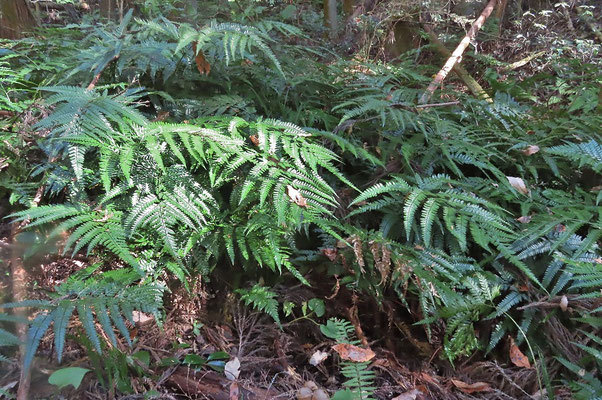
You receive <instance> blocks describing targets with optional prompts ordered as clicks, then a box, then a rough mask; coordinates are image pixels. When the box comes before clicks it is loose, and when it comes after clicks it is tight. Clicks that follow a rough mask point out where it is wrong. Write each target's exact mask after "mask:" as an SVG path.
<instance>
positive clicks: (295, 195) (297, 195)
mask: <svg viewBox="0 0 602 400" xmlns="http://www.w3.org/2000/svg"><path fill="white" fill-rule="evenodd" d="M286 194H287V195H288V197H290V198H291V200H292V201H294V202H295V204H296V205H298V206H299V207H307V200H305V197H303V196H302V195H301V192H300V191H298V190H297V189H295V188H294V187H292V186H291V185H286Z"/></svg>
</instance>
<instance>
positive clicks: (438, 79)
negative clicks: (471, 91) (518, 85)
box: [420, 0, 497, 104]
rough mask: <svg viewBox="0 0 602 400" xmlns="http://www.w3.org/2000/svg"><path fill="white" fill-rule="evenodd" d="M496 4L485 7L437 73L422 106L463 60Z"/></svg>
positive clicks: (493, 0) (426, 92) (493, 1)
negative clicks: (467, 49) (464, 54)
mask: <svg viewBox="0 0 602 400" xmlns="http://www.w3.org/2000/svg"><path fill="white" fill-rule="evenodd" d="M496 2H497V0H489V2H488V3H487V5H486V6H485V9H484V10H483V12H482V13H481V15H479V18H477V20H476V21H475V22H474V23H473V24H472V26H471V27H470V29H469V30H468V33H467V34H466V36H464V39H462V41H461V42H460V44H459V45H458V47H456V50H454V52H453V53H452V55H451V57H450V58H449V59H448V60H447V62H446V63H445V65H444V66H443V68H441V70H440V71H439V73H437V75H436V76H435V79H433V81H432V82H431V83H430V85H429V86H428V88H427V89H426V91H425V92H424V94H423V95H422V97H421V98H420V104H425V103H428V102H429V100H430V99H431V96H432V95H433V93H435V89H437V87H438V86H439V85H441V83H442V82H443V80H444V79H445V77H446V76H447V74H449V72H450V71H451V70H452V68H453V67H454V65H456V64H457V63H458V62H459V61H460V59H461V58H462V54H463V53H464V50H466V48H467V47H468V45H469V44H470V41H471V40H472V39H474V37H475V36H476V34H477V32H478V31H479V29H481V27H482V26H483V24H484V23H485V21H486V20H487V18H488V17H489V16H490V15H491V12H492V11H493V9H494V8H495V3H496Z"/></svg>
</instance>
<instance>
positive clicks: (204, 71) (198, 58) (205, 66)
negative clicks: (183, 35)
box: [192, 42, 211, 75]
mask: <svg viewBox="0 0 602 400" xmlns="http://www.w3.org/2000/svg"><path fill="white" fill-rule="evenodd" d="M192 50H193V51H194V54H195V57H194V61H195V62H196V67H197V69H198V70H199V72H200V73H201V75H209V72H211V64H209V63H208V62H207V60H206V59H205V55H204V54H203V51H202V50H199V52H198V53H197V48H196V42H192Z"/></svg>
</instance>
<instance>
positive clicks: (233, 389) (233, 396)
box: [229, 382, 240, 400]
mask: <svg viewBox="0 0 602 400" xmlns="http://www.w3.org/2000/svg"><path fill="white" fill-rule="evenodd" d="M239 397H240V390H239V389H238V383H236V382H232V383H231V384H230V396H229V398H230V400H238V399H239Z"/></svg>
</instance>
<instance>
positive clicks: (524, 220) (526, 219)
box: [516, 215, 532, 224]
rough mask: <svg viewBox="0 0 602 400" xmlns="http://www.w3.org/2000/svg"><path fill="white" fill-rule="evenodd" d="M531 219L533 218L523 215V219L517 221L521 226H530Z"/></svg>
mask: <svg viewBox="0 0 602 400" xmlns="http://www.w3.org/2000/svg"><path fill="white" fill-rule="evenodd" d="M531 218H532V217H531V216H530V215H523V216H522V217H518V218H517V219H516V220H517V221H518V222H520V223H521V224H528V223H529V222H531Z"/></svg>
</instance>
